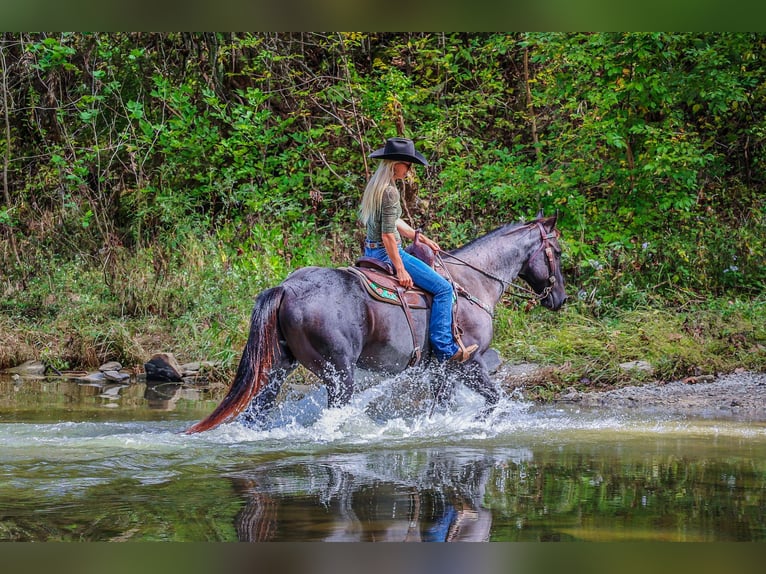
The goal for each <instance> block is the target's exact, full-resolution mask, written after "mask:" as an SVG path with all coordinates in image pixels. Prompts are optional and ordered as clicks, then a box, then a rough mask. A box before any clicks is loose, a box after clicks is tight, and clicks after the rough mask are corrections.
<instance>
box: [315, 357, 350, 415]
mask: <svg viewBox="0 0 766 574" xmlns="http://www.w3.org/2000/svg"><path fill="white" fill-rule="evenodd" d="M322 379H323V381H324V383H325V385H327V407H328V408H333V407H342V406H344V405H347V404H348V403H349V402H350V401H351V395H353V394H354V368H353V366H351V365H348V366H344V367H339V366H337V365H328V366H327V367H326V368H325V369H324V372H323V376H322Z"/></svg>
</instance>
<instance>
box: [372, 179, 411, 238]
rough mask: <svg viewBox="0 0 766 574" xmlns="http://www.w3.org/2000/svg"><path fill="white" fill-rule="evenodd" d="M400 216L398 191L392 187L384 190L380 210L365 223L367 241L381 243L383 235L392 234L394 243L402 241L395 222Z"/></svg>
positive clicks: (400, 207)
mask: <svg viewBox="0 0 766 574" xmlns="http://www.w3.org/2000/svg"><path fill="white" fill-rule="evenodd" d="M401 216H402V205H401V203H400V201H399V191H398V190H397V189H396V188H395V187H394V186H393V185H391V186H389V187H387V188H386V191H384V192H383V197H382V198H381V202H380V208H379V209H378V211H376V212H375V214H374V215H373V216H372V217H370V219H369V220H368V221H367V240H368V241H373V242H375V243H381V242H382V241H383V234H384V233H393V234H394V236H395V237H396V241H397V242H400V241H401V240H402V238H401V236H400V235H399V231H398V230H397V229H396V220H397V219H399V218H400V217H401Z"/></svg>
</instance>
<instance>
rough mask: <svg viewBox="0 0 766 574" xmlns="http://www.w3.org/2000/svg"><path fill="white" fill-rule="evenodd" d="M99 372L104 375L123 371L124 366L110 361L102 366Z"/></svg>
mask: <svg viewBox="0 0 766 574" xmlns="http://www.w3.org/2000/svg"><path fill="white" fill-rule="evenodd" d="M98 370H99V371H101V372H102V373H105V372H106V371H121V370H122V365H121V364H120V363H118V362H117V361H109V362H108V363H104V364H103V365H101V366H100V367H99V368H98Z"/></svg>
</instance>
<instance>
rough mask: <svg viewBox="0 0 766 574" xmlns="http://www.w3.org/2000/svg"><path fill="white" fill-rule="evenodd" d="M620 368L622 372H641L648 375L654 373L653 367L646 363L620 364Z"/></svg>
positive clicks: (629, 362) (631, 362) (630, 362)
mask: <svg viewBox="0 0 766 574" xmlns="http://www.w3.org/2000/svg"><path fill="white" fill-rule="evenodd" d="M620 368H621V369H622V370H623V371H643V372H644V373H649V374H652V373H653V372H654V367H652V365H651V363H649V362H648V361H628V362H627V363H620Z"/></svg>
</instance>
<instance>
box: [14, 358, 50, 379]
mask: <svg viewBox="0 0 766 574" xmlns="http://www.w3.org/2000/svg"><path fill="white" fill-rule="evenodd" d="M5 372H6V373H13V374H17V375H21V376H22V377H27V376H39V375H44V374H45V364H43V363H42V362H40V361H35V360H31V361H25V362H23V363H21V364H20V365H19V366H18V367H13V368H11V369H6V370H5Z"/></svg>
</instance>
